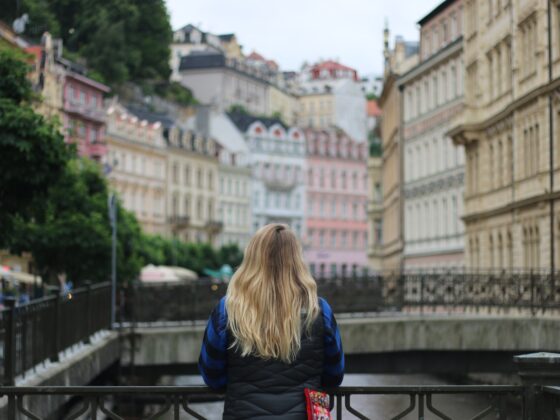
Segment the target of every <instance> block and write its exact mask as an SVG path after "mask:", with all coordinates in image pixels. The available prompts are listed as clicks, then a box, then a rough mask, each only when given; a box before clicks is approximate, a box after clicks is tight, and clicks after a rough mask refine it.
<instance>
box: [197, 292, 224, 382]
mask: <svg viewBox="0 0 560 420" xmlns="http://www.w3.org/2000/svg"><path fill="white" fill-rule="evenodd" d="M226 326H227V313H226V298H225V297H224V298H222V299H221V300H220V302H219V303H218V305H217V306H216V307H215V308H214V310H213V311H212V314H211V315H210V319H209V320H208V324H207V325H206V330H205V331H204V339H203V340H202V348H201V349H200V357H199V358H198V370H199V371H200V374H201V375H202V379H204V382H205V383H206V385H208V386H209V387H210V388H212V389H223V388H225V386H226V384H227V372H226V357H227V333H226V330H227V329H226Z"/></svg>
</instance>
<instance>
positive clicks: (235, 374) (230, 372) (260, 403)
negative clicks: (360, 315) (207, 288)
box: [199, 299, 344, 420]
mask: <svg viewBox="0 0 560 420" xmlns="http://www.w3.org/2000/svg"><path fill="white" fill-rule="evenodd" d="M320 306H321V316H319V317H318V318H317V319H316V320H315V322H314V324H313V327H312V330H311V334H309V335H306V334H304V335H303V336H302V343H301V344H302V345H301V350H300V352H299V354H298V356H297V358H296V360H295V361H294V362H293V363H291V364H286V363H283V362H281V361H279V360H264V359H261V358H258V357H253V356H249V357H242V356H241V355H240V354H239V352H238V351H236V350H234V349H231V348H230V347H231V343H232V337H231V334H230V333H229V331H228V330H227V313H226V311H225V300H224V299H222V301H220V303H219V304H218V306H217V307H216V308H215V309H214V311H213V312H212V315H211V317H210V320H209V321H208V326H207V327H206V332H205V334H204V341H203V344H202V349H201V354H200V359H199V369H200V372H201V374H202V377H203V378H204V381H205V382H206V384H208V386H210V387H212V388H214V389H222V390H223V389H224V388H225V389H226V401H225V405H224V419H257V420H259V419H261V420H271V419H286V420H291V419H293V420H302V419H305V418H306V411H305V397H304V393H303V389H304V388H312V389H321V388H323V387H332V386H337V385H339V384H340V382H342V377H343V374H344V354H343V351H342V343H341V341H340V334H339V331H338V327H337V325H336V320H335V319H334V316H333V314H332V311H331V308H330V307H329V305H328V303H327V302H326V301H325V300H323V299H320Z"/></svg>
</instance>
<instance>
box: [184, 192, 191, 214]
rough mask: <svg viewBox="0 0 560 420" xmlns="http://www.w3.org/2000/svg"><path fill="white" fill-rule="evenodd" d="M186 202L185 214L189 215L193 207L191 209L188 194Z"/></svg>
mask: <svg viewBox="0 0 560 420" xmlns="http://www.w3.org/2000/svg"><path fill="white" fill-rule="evenodd" d="M184 204H185V207H184V208H185V213H184V214H185V216H188V215H189V214H190V213H191V209H190V200H189V197H188V196H186V197H185V200H184Z"/></svg>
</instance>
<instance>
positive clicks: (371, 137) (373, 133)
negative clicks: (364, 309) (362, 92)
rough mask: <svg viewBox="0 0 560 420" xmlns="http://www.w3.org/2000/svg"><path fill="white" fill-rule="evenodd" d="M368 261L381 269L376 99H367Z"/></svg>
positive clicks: (380, 162)
mask: <svg viewBox="0 0 560 420" xmlns="http://www.w3.org/2000/svg"><path fill="white" fill-rule="evenodd" d="M367 114H368V149H369V154H368V159H367V174H368V191H367V196H368V204H367V219H368V232H369V233H368V250H367V254H368V263H369V267H370V268H371V269H373V270H374V271H380V270H382V269H383V260H382V252H381V251H382V245H383V189H382V185H383V160H382V149H381V138H380V136H379V133H380V131H381V130H380V127H379V123H380V117H381V110H380V109H379V107H378V105H377V101H374V100H370V101H368V112H367Z"/></svg>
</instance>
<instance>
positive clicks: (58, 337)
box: [0, 283, 111, 385]
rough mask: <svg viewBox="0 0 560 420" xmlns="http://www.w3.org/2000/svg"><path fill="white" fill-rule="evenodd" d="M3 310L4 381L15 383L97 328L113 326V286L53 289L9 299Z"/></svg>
mask: <svg viewBox="0 0 560 420" xmlns="http://www.w3.org/2000/svg"><path fill="white" fill-rule="evenodd" d="M5 303H6V306H7V307H6V308H5V309H3V310H2V311H0V351H1V353H0V361H1V362H2V363H0V366H1V370H0V382H1V383H2V384H4V385H13V384H14V381H15V377H16V376H19V375H25V373H26V372H27V371H29V370H30V369H33V368H36V367H37V366H38V365H40V364H41V363H43V362H46V361H47V360H50V361H58V360H59V353H60V352H62V351H63V350H65V349H68V348H70V347H72V346H73V345H75V344H78V343H80V342H84V343H88V342H89V340H90V337H91V336H92V335H93V334H94V333H96V332H97V331H100V330H103V329H108V328H110V327H111V286H110V284H109V283H100V284H96V285H93V286H92V285H87V286H86V287H82V288H79V289H76V290H75V291H73V292H72V294H69V295H60V293H59V290H58V289H55V290H53V293H52V295H51V296H47V297H44V298H42V299H38V300H35V301H32V302H30V303H27V304H24V305H21V306H15V300H14V299H10V298H8V299H6V300H5Z"/></svg>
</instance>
